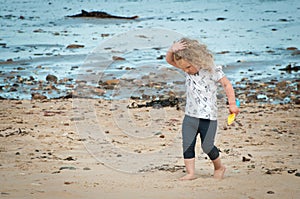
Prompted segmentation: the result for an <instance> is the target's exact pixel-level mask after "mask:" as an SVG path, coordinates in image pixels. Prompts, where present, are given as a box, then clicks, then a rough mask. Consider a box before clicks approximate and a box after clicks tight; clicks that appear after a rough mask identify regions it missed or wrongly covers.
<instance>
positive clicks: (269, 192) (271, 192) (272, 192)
mask: <svg viewBox="0 0 300 199" xmlns="http://www.w3.org/2000/svg"><path fill="white" fill-rule="evenodd" d="M267 194H275V192H274V191H268V192H267Z"/></svg>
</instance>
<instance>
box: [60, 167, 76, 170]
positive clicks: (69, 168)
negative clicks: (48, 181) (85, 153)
mask: <svg viewBox="0 0 300 199" xmlns="http://www.w3.org/2000/svg"><path fill="white" fill-rule="evenodd" d="M65 169H68V170H76V168H75V167H60V168H59V170H65Z"/></svg>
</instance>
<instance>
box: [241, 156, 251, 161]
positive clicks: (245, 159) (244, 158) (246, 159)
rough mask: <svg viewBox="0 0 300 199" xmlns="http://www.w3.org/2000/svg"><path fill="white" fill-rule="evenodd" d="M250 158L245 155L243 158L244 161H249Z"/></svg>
mask: <svg viewBox="0 0 300 199" xmlns="http://www.w3.org/2000/svg"><path fill="white" fill-rule="evenodd" d="M250 160H251V159H250V158H246V157H244V156H243V159H242V161H243V162H249V161H250Z"/></svg>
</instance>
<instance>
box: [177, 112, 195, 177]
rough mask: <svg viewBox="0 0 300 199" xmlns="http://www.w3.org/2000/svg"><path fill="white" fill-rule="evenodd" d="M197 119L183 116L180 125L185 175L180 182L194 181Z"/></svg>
mask: <svg viewBox="0 0 300 199" xmlns="http://www.w3.org/2000/svg"><path fill="white" fill-rule="evenodd" d="M198 125H199V119H197V118H192V117H189V116H185V117H184V120H183V124H182V146H183V157H184V165H185V167H186V172H187V174H186V175H185V176H184V177H182V178H180V180H193V179H195V178H196V177H195V145H196V136H197V128H198Z"/></svg>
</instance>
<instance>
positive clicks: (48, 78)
mask: <svg viewBox="0 0 300 199" xmlns="http://www.w3.org/2000/svg"><path fill="white" fill-rule="evenodd" d="M46 80H47V81H48V82H57V80H58V78H57V77H56V76H55V75H47V77H46Z"/></svg>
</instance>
